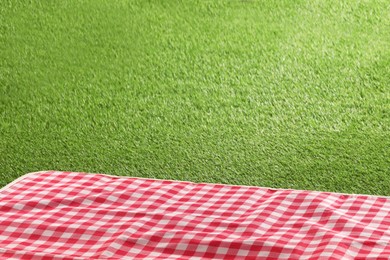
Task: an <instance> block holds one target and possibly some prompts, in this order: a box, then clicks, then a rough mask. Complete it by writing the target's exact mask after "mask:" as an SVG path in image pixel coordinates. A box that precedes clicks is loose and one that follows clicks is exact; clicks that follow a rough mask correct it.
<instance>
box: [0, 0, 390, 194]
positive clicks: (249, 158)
mask: <svg viewBox="0 0 390 260" xmlns="http://www.w3.org/2000/svg"><path fill="white" fill-rule="evenodd" d="M0 134H1V136H0V186H3V185H5V184H7V183H9V182H10V181H12V180H14V179H15V178H17V177H19V176H21V175H23V174H25V173H28V172H33V171H39V170H49V169H53V170H68V171H86V172H96V173H97V172H98V173H107V174H114V175H127V176H139V177H148V178H163V179H175V180H189V181H195V182H213V183H228V184H242V185H256V186H266V187H274V188H293V189H308V190H321V191H335V192H344V193H368V194H377V195H390V2H389V1H387V0H383V1H374V0H372V1H339V0H329V1H322V0H317V1H314V0H309V1H306V0H305V1H297V0H290V1H287V0H275V1H272V0H259V1H255V0H253V1H250V0H246V1H244V0H242V1H240V0H229V1H158V0H150V1H146V0H140V1H125V0H121V1H100V0H90V1H75V0H69V1H33V0H32V1H15V0H5V1H2V3H1V5H0Z"/></svg>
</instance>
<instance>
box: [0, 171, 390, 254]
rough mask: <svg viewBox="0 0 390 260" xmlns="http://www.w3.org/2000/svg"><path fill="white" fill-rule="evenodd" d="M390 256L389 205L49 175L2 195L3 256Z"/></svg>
mask: <svg viewBox="0 0 390 260" xmlns="http://www.w3.org/2000/svg"><path fill="white" fill-rule="evenodd" d="M144 258H146V259H204V258H212V259H224V258H227V259H264V258H268V259H276V258H278V259H287V258H288V259H332V258H333V259H355V258H364V259H367V258H372V259H373V258H375V259H377V258H382V259H388V258H390V199H389V198H387V197H377V196H364V195H346V194H337V193H328V192H312V191H299V190H282V189H269V188H260V187H248V186H229V185H221V184H204V183H200V184H196V183H191V182H180V181H167V180H154V179H141V178H128V177H125V178H123V177H115V176H108V175H102V174H86V173H75V172H58V171H46V172H38V173H31V174H27V175H25V176H24V177H22V178H20V179H18V180H16V181H15V182H13V183H11V184H10V185H8V186H6V187H5V188H3V189H2V190H0V259H144Z"/></svg>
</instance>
